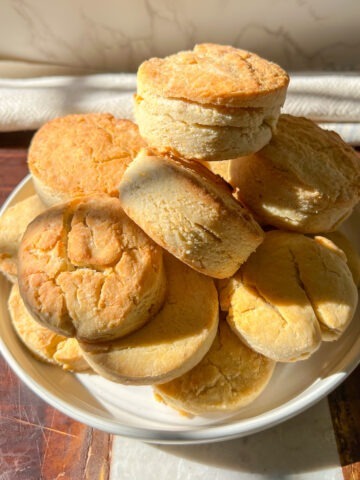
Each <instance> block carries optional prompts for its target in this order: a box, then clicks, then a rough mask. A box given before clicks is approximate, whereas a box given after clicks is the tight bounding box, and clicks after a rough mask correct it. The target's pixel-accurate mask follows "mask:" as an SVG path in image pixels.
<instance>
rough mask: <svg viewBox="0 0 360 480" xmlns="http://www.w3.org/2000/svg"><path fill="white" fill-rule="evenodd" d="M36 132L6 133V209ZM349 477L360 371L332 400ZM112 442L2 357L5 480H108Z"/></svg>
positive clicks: (355, 466) (356, 437)
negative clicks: (45, 396)
mask: <svg viewBox="0 0 360 480" xmlns="http://www.w3.org/2000/svg"><path fill="white" fill-rule="evenodd" d="M31 136H32V133H31V132H22V133H15V134H0V204H2V203H3V201H4V200H5V198H6V197H7V196H8V195H9V193H10V192H11V190H12V189H13V188H14V187H15V185H16V184H17V183H18V182H19V181H20V180H21V179H22V178H23V177H24V176H25V175H26V174H27V167H26V151H27V147H28V144H29V142H30V139H31ZM328 401H329V406H330V411H331V415H332V420H333V425H334V430H335V434H336V440H337V445H338V451H339V458H340V463H341V465H342V469H343V476H344V478H345V479H346V480H350V479H351V480H360V367H358V368H357V369H356V370H355V371H354V372H353V374H352V375H351V376H350V377H349V378H348V379H347V380H346V381H345V382H344V383H343V384H342V385H341V386H340V387H338V388H337V389H336V390H335V391H334V392H333V393H332V394H331V395H329V397H328ZM111 442H112V437H111V436H110V435H108V434H106V433H103V432H99V431H97V430H94V429H92V428H90V427H87V426H85V425H83V424H81V423H79V422H76V421H74V420H72V419H70V418H69V417H67V416H65V415H63V414H62V413H60V412H58V411H56V410H55V409H53V408H52V407H50V406H49V405H47V404H46V403H44V402H43V401H42V400H41V399H40V398H38V397H37V396H36V395H35V394H33V393H32V392H31V391H30V390H29V389H28V388H27V387H26V386H25V385H24V384H23V383H22V382H21V381H20V380H19V379H18V378H17V377H16V375H15V374H14V373H12V371H11V370H10V369H9V367H8V366H7V364H6V362H5V361H4V360H3V359H2V358H1V357H0V478H1V480H14V479H15V480H18V479H19V480H33V479H34V480H38V479H45V480H47V479H49V480H50V479H51V480H53V479H59V480H60V479H61V480H67V479H76V480H77V479H89V480H97V479H104V480H105V479H107V478H109V472H110V455H111Z"/></svg>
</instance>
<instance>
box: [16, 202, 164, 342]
mask: <svg viewBox="0 0 360 480" xmlns="http://www.w3.org/2000/svg"><path fill="white" fill-rule="evenodd" d="M161 272H162V251H161V249H160V248H159V247H158V246H156V245H155V244H154V243H153V241H152V240H151V239H150V238H148V237H147V236H146V235H145V233H143V232H142V231H141V230H140V228H139V227H138V226H137V225H136V224H135V223H133V222H132V220H130V219H129V218H128V217H127V216H126V215H125V213H124V212H123V210H122V208H121V206H120V202H119V200H118V199H116V198H111V197H107V196H103V197H82V198H78V199H75V200H73V201H71V202H69V203H66V204H62V205H57V206H55V207H53V208H50V209H48V210H46V211H45V212H43V213H42V214H41V215H39V216H38V217H37V218H36V219H35V220H34V221H33V222H31V223H30V225H29V226H28V228H27V230H26V232H25V235H24V237H23V240H22V243H21V246H20V250H19V286H20V292H21V296H22V298H23V300H24V302H25V304H26V306H27V308H28V309H29V311H30V312H31V314H32V315H33V316H34V318H35V319H37V320H38V321H39V322H40V323H42V324H43V325H44V326H46V327H48V328H51V329H52V330H54V331H56V332H58V333H60V334H62V335H65V336H76V337H77V338H79V339H85V340H87V341H95V340H106V339H109V338H110V339H111V338H116V337H118V336H121V334H122V332H123V331H124V330H127V331H130V330H133V328H132V327H133V323H134V322H135V323H136V320H134V319H133V318H132V312H134V314H135V313H136V311H137V310H136V309H137V308H140V305H141V302H142V301H143V299H144V298H146V297H147V296H150V295H151V293H152V291H153V289H154V285H155V286H156V285H157V284H158V283H159V277H160V274H161ZM148 307H149V312H148V316H149V317H150V316H151V315H152V313H154V312H152V311H151V308H152V305H151V302H150V301H149V305H148ZM135 318H136V315H135ZM128 319H131V322H130V325H128V323H127V322H128Z"/></svg>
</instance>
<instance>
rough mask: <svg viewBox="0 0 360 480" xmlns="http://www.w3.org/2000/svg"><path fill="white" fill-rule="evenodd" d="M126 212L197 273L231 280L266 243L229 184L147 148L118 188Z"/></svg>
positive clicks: (195, 166)
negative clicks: (263, 243) (250, 256)
mask: <svg viewBox="0 0 360 480" xmlns="http://www.w3.org/2000/svg"><path fill="white" fill-rule="evenodd" d="M119 198H120V202H121V204H122V207H123V208H124V210H125V212H126V213H127V214H128V215H129V217H130V218H132V219H133V220H134V222H136V223H137V224H138V225H139V226H140V227H141V228H142V229H143V230H144V231H145V232H146V233H147V234H148V235H149V236H150V237H151V238H152V239H153V240H154V241H156V242H157V243H158V244H159V245H161V246H162V247H163V248H165V249H166V250H168V251H169V252H170V253H172V254H173V255H174V256H175V257H177V258H178V259H179V260H181V261H182V262H184V263H186V264H187V265H189V266H190V267H192V268H194V269H195V270H197V271H199V272H201V273H204V274H206V275H209V276H211V277H215V278H226V277H229V276H231V275H232V274H233V273H235V272H236V270H237V269H238V268H239V267H240V265H241V264H242V263H243V262H244V261H245V260H246V259H247V258H248V256H249V255H250V254H251V253H252V252H253V251H254V250H255V249H256V247H257V246H258V245H259V244H260V243H261V241H262V239H263V232H262V230H261V228H260V227H259V226H258V225H257V223H256V222H255V221H254V220H253V218H252V216H251V214H250V212H249V211H248V210H247V209H245V208H244V207H243V206H242V205H241V204H240V203H238V202H237V201H236V200H235V199H234V198H233V196H232V194H231V189H230V188H229V186H228V185H227V184H226V183H225V182H224V181H223V180H222V179H221V178H220V177H218V176H216V175H213V174H212V173H211V172H210V171H209V170H207V169H206V168H205V167H204V166H203V165H200V164H199V163H197V162H191V161H187V160H184V159H179V158H175V157H171V158H170V157H169V156H166V155H160V154H156V153H154V152H152V151H151V150H149V149H144V150H142V151H141V152H140V153H139V155H138V156H137V157H136V159H135V160H134V161H133V162H132V164H131V165H130V166H129V168H128V169H127V171H126V172H125V174H124V176H123V178H122V180H121V182H120V186H119Z"/></svg>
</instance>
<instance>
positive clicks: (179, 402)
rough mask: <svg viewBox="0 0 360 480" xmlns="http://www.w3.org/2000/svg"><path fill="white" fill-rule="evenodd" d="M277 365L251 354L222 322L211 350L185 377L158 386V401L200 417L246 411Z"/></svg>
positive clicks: (260, 356)
mask: <svg viewBox="0 0 360 480" xmlns="http://www.w3.org/2000/svg"><path fill="white" fill-rule="evenodd" d="M274 367H275V362H273V361H272V360H270V359H268V358H265V357H263V356H262V355H260V354H258V353H256V352H254V351H252V350H250V348H248V347H247V346H246V345H245V344H244V343H242V341H241V340H240V339H239V338H238V337H237V336H236V335H235V334H234V333H233V332H232V331H231V330H230V328H229V326H228V325H227V323H226V322H225V321H220V324H219V330H218V333H217V336H216V337H215V340H214V343H213V344H212V347H211V349H210V350H209V352H208V353H207V354H206V355H205V357H204V358H203V360H202V361H201V362H200V363H199V364H198V365H197V366H196V367H195V368H193V369H192V370H190V371H189V372H188V373H186V374H185V375H182V376H181V377H179V378H176V379H175V380H173V381H171V382H168V383H164V384H162V385H157V386H156V387H155V395H156V397H160V399H161V400H162V401H163V402H164V403H166V404H168V405H169V406H170V407H173V408H175V409H176V410H180V411H184V412H188V413H190V414H193V415H199V414H202V413H209V412H225V411H232V410H237V409H239V408H241V407H245V406H246V405H248V404H249V403H251V402H252V401H254V400H255V398H257V397H258V396H259V395H260V393H261V392H262V391H263V390H264V388H265V387H266V385H267V384H268V382H269V380H270V378H271V376H272V374H273V371H274Z"/></svg>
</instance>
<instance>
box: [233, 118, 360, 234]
mask: <svg viewBox="0 0 360 480" xmlns="http://www.w3.org/2000/svg"><path fill="white" fill-rule="evenodd" d="M230 163H231V165H230V172H229V173H230V178H229V182H230V183H231V185H232V186H233V187H234V188H237V194H236V195H237V198H239V199H241V200H242V201H243V202H244V203H245V204H246V205H247V206H248V207H249V208H250V210H251V211H252V212H253V213H254V215H255V218H257V220H258V221H259V222H260V223H261V224H263V225H266V224H268V225H273V226H275V227H278V228H284V229H287V230H294V231H297V232H300V233H321V232H328V231H331V230H334V229H336V227H337V226H338V225H339V224H340V223H341V222H342V221H343V220H344V219H346V218H347V217H348V216H349V215H350V213H351V212H352V210H353V208H354V206H355V205H356V203H357V202H358V201H359V198H360V157H359V156H358V155H357V154H356V152H355V151H354V150H353V149H352V148H351V147H350V146H348V145H347V144H346V143H344V142H343V141H342V139H341V138H340V137H339V136H338V135H337V134H336V133H334V132H330V131H327V130H323V129H321V128H320V127H319V126H317V125H316V124H315V123H314V122H312V121H311V120H308V119H306V118H303V117H294V116H292V115H281V117H280V119H279V122H278V125H277V130H276V134H275V135H274V136H273V138H272V140H271V142H270V143H269V144H268V145H267V146H266V147H264V148H263V149H262V150H260V151H259V152H257V153H256V154H253V155H251V156H249V157H242V158H238V159H235V160H232V161H231V162H230Z"/></svg>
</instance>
